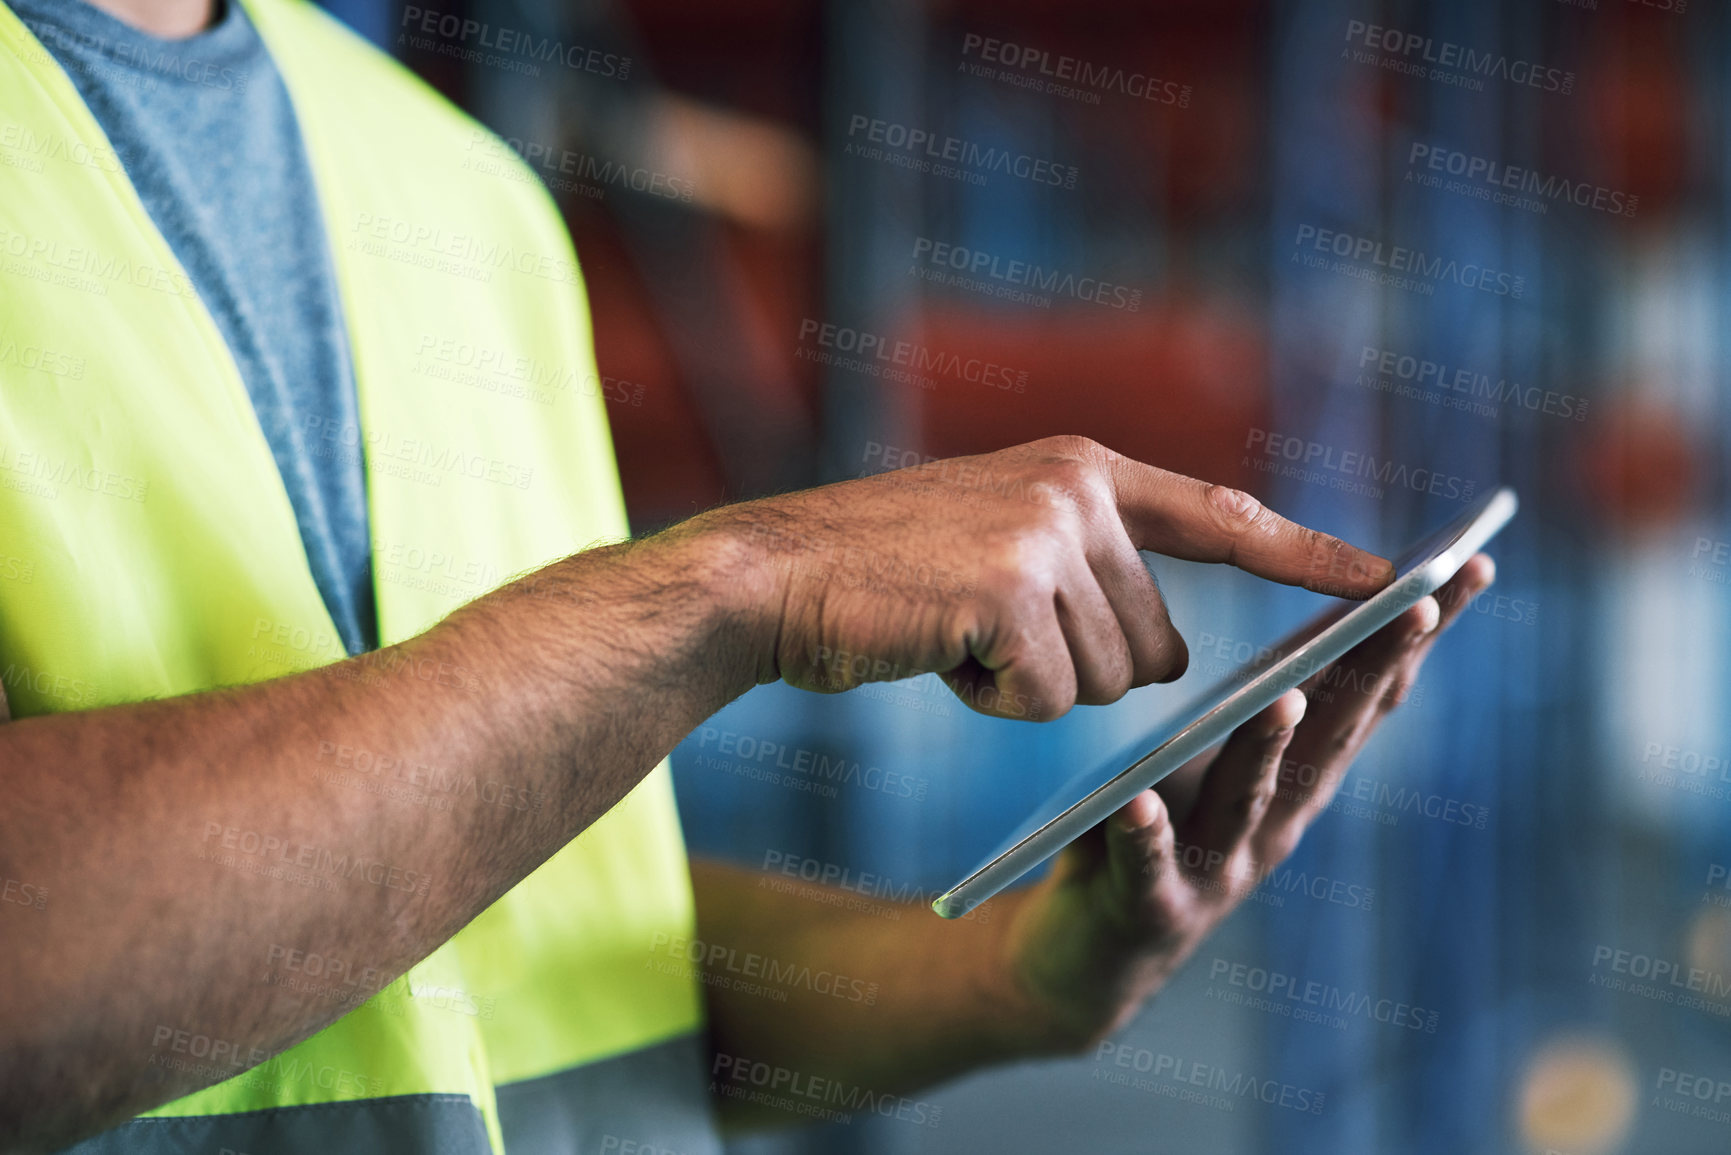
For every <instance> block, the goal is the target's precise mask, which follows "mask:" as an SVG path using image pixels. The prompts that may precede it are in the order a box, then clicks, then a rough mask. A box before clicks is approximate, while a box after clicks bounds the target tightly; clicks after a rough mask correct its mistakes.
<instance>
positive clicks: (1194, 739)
mask: <svg viewBox="0 0 1731 1155" xmlns="http://www.w3.org/2000/svg"><path fill="white" fill-rule="evenodd" d="M1514 506H1515V500H1514V495H1513V493H1511V492H1510V491H1509V490H1507V489H1501V490H1497V491H1495V492H1493V493H1490V494H1487V495H1486V496H1485V497H1484V498H1483V499H1482V500H1480V501H1479V502H1476V503H1475V504H1474V505H1473V506H1472V507H1471V508H1469V509H1468V510H1467V511H1466V512H1464V513H1462V514H1461V515H1460V516H1459V517H1458V518H1456V519H1455V520H1454V521H1452V522H1450V523H1449V524H1447V525H1445V526H1443V527H1442V528H1440V529H1438V530H1436V531H1435V532H1434V533H1431V534H1429V535H1427V536H1426V537H1425V538H1423V539H1422V540H1420V541H1418V542H1416V543H1415V544H1413V545H1412V546H1410V547H1409V548H1408V549H1406V550H1404V551H1403V552H1402V553H1401V554H1400V555H1399V556H1398V557H1397V558H1396V559H1395V577H1394V579H1393V580H1392V581H1390V583H1389V584H1388V585H1387V586H1385V587H1384V588H1383V590H1382V591H1381V592H1379V593H1377V594H1376V595H1375V596H1373V597H1372V598H1370V599H1369V600H1367V601H1362V602H1355V601H1348V600H1345V599H1331V604H1330V605H1329V606H1328V608H1327V609H1325V610H1324V611H1323V612H1322V613H1321V614H1319V615H1317V616H1316V617H1314V618H1312V619H1311V620H1310V621H1308V622H1306V623H1305V624H1304V625H1303V626H1301V627H1300V628H1299V629H1298V630H1296V631H1294V632H1293V633H1292V634H1290V635H1288V636H1287V637H1286V638H1284V639H1282V640H1281V641H1280V642H1278V643H1276V644H1275V645H1273V646H1269V647H1267V648H1265V649H1263V650H1261V651H1259V652H1258V654H1257V656H1256V657H1254V658H1253V659H1252V660H1251V661H1249V662H1247V663H1245V664H1244V665H1242V666H1240V667H1239V668H1238V669H1237V670H1235V671H1233V672H1232V673H1231V674H1230V675H1228V676H1227V677H1225V678H1223V679H1220V680H1219V681H1217V682H1215V683H1214V684H1213V685H1211V686H1210V687H1209V688H1208V689H1207V691H1205V692H1204V693H1202V694H1199V695H1198V696H1197V697H1196V698H1194V699H1192V700H1191V701H1189V702H1188V703H1186V705H1185V706H1184V707H1183V708H1181V709H1179V710H1177V711H1176V712H1174V713H1173V714H1172V716H1171V717H1170V718H1169V719H1168V720H1167V721H1166V722H1164V723H1162V724H1161V725H1160V726H1158V727H1156V728H1155V729H1154V730H1153V731H1151V732H1149V733H1147V734H1146V735H1144V736H1142V737H1140V738H1138V739H1136V740H1135V741H1133V742H1131V743H1129V744H1128V745H1126V746H1125V747H1124V748H1123V749H1122V750H1120V751H1119V752H1118V753H1117V754H1115V755H1114V756H1113V757H1112V758H1110V759H1108V760H1107V761H1106V762H1105V763H1103V764H1096V765H1094V766H1092V767H1090V768H1088V769H1087V770H1084V771H1082V772H1080V773H1077V774H1075V775H1073V776H1072V777H1071V778H1070V779H1069V780H1068V781H1066V782H1065V783H1064V784H1063V785H1062V786H1060V787H1059V788H1058V789H1057V790H1055V791H1053V793H1052V794H1051V795H1050V796H1048V797H1047V799H1046V800H1045V801H1044V802H1042V803H1041V804H1040V805H1039V806H1038V807H1037V808H1036V809H1035V810H1034V812H1033V813H1032V814H1030V815H1029V816H1028V817H1027V819H1026V820H1025V821H1023V822H1022V823H1021V824H1020V825H1019V826H1017V827H1016V829H1015V830H1014V831H1012V832H1011V833H1010V834H1009V836H1008V837H1006V838H1005V839H1004V841H1003V842H1002V843H1000V844H999V846H998V848H997V849H996V850H994V851H993V852H992V853H991V854H990V855H987V856H986V858H985V859H984V860H982V861H981V863H980V864H979V866H977V867H976V868H975V869H974V870H972V871H970V872H969V873H968V875H967V877H966V878H965V879H964V880H963V881H962V882H961V883H959V884H957V886H956V887H955V888H954V889H953V890H952V891H951V892H950V893H949V894H946V895H944V896H943V897H941V898H940V899H939V900H938V902H936V903H934V904H933V905H934V907H936V908H937V909H938V912H939V913H940V914H944V915H945V916H946V917H954V915H955V914H958V913H963V912H965V911H966V910H968V909H971V908H972V907H973V906H975V905H978V904H979V903H980V902H983V901H984V900H985V899H986V898H989V897H990V896H991V895H992V894H994V893H996V892H997V891H998V890H1000V889H1002V888H1003V887H1004V886H1007V885H1008V884H1009V883H1010V882H1013V881H1014V880H1015V879H1016V878H1017V877H1019V876H1020V875H1021V874H1022V873H1024V872H1026V871H1027V870H1029V869H1031V868H1032V867H1033V866H1035V865H1037V864H1038V863H1039V862H1041V861H1043V860H1044V859H1045V858H1047V857H1049V856H1050V855H1051V854H1053V853H1056V851H1057V850H1058V849H1059V848H1061V847H1062V846H1063V845H1064V844H1065V843H1066V842H1068V841H1070V840H1072V839H1074V838H1076V837H1078V836H1080V835H1081V834H1082V833H1083V831H1084V830H1086V829H1087V828H1088V827H1089V826H1091V825H1093V824H1094V823H1097V822H1099V821H1101V820H1103V819H1104V818H1105V817H1106V816H1107V815H1109V814H1110V813H1111V812H1112V811H1113V810H1115V809H1117V807H1118V806H1121V805H1123V804H1124V803H1125V802H1128V801H1129V800H1130V798H1131V797H1134V795H1135V794H1136V793H1138V792H1139V791H1141V790H1144V789H1146V788H1147V787H1149V786H1151V785H1153V784H1154V783H1155V782H1158V781H1159V780H1160V779H1161V778H1164V777H1165V776H1166V775H1167V774H1169V773H1171V772H1172V771H1173V770H1176V769H1178V767H1179V766H1182V765H1183V764H1184V763H1185V762H1187V761H1188V760H1189V759H1190V758H1192V757H1194V756H1195V755H1196V754H1199V753H1201V752H1202V751H1203V750H1206V749H1207V748H1208V747H1210V746H1212V745H1214V744H1216V743H1218V742H1221V741H1224V740H1225V738H1226V736H1227V734H1228V733H1229V732H1230V731H1231V729H1232V728H1233V727H1235V726H1237V725H1239V724H1241V723H1242V722H1243V721H1245V720H1247V719H1248V718H1249V717H1250V716H1251V715H1253V714H1255V713H1256V712H1257V711H1258V710H1261V709H1262V708H1263V707H1265V706H1267V705H1269V704H1270V703H1272V702H1273V701H1274V700H1275V699H1276V698H1278V697H1279V696H1280V695H1281V694H1283V693H1285V692H1286V691H1287V690H1289V689H1291V688H1292V687H1293V686H1296V685H1298V684H1299V683H1300V682H1303V681H1304V680H1305V679H1307V678H1309V677H1310V676H1311V675H1312V674H1314V673H1316V672H1317V671H1318V670H1320V669H1322V668H1323V667H1325V666H1326V665H1328V664H1329V663H1330V662H1333V661H1334V660H1336V659H1337V658H1338V657H1339V656H1340V655H1341V654H1343V653H1344V652H1345V651H1346V650H1348V649H1350V648H1351V647H1352V646H1353V645H1356V644H1357V643H1358V642H1359V641H1361V640H1363V639H1364V638H1366V637H1368V636H1369V635H1370V634H1372V633H1374V632H1375V631H1376V630H1377V629H1380V628H1381V627H1382V626H1383V625H1386V624H1387V623H1388V622H1390V621H1393V620H1394V619H1395V618H1396V617H1397V616H1399V615H1400V613H1402V612H1403V611H1404V610H1406V609H1407V608H1409V607H1410V606H1412V605H1413V604H1414V603H1416V602H1417V601H1418V600H1419V599H1420V598H1422V597H1424V596H1425V595H1426V594H1428V593H1430V592H1432V591H1433V590H1435V589H1436V588H1437V587H1438V586H1440V585H1441V584H1442V582H1443V581H1445V580H1447V578H1448V577H1449V576H1451V575H1452V574H1453V573H1454V571H1455V570H1457V569H1459V568H1460V566H1461V565H1463V564H1465V562H1466V560H1467V558H1469V557H1471V556H1472V554H1473V553H1474V552H1476V551H1477V550H1478V548H1479V547H1480V546H1481V545H1483V544H1484V542H1485V541H1486V540H1488V539H1489V538H1490V537H1491V535H1493V534H1494V533H1495V532H1496V531H1497V530H1498V529H1500V528H1501V527H1502V526H1503V524H1504V523H1506V522H1507V521H1508V519H1509V517H1511V516H1512V515H1513V513H1514ZM1444 559H1448V560H1447V561H1444ZM1445 569H1446V572H1441V571H1443V570H1445ZM1108 787H1113V789H1112V790H1111V791H1108V790H1107V788H1108ZM1119 795H1122V797H1121V798H1120V797H1118V796H1119ZM1085 803H1086V804H1089V805H1086V806H1085V805H1084V804H1085ZM1096 810H1097V811H1099V813H1097V814H1096V813H1094V811H1096ZM1072 811H1076V812H1077V813H1076V814H1071V812H1072ZM1066 818H1069V819H1073V820H1074V822H1073V823H1069V824H1066V823H1063V822H1060V820H1062V819H1066ZM1048 828H1053V829H1048ZM1036 836H1040V837H1039V838H1038V841H1039V843H1040V845H1037V846H1036V845H1029V846H1024V845H1023V844H1024V843H1030V842H1032V841H1034V840H1035V839H1036ZM963 892H966V893H965V894H964V893H963ZM958 900H959V901H958Z"/></svg>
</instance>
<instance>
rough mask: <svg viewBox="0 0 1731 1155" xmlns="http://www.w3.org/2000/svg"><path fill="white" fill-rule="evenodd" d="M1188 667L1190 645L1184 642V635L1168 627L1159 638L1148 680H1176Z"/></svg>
mask: <svg viewBox="0 0 1731 1155" xmlns="http://www.w3.org/2000/svg"><path fill="white" fill-rule="evenodd" d="M1189 669H1190V647H1189V646H1188V645H1186V644H1185V643H1184V637H1183V635H1181V634H1180V633H1179V632H1178V631H1177V630H1175V629H1171V628H1170V627H1168V628H1167V630H1166V635H1165V637H1163V638H1162V639H1161V645H1160V646H1159V647H1158V648H1157V649H1156V651H1155V654H1154V658H1153V661H1152V662H1151V668H1150V670H1149V680H1150V681H1154V682H1176V681H1177V680H1178V679H1179V678H1182V677H1183V676H1184V674H1185V671H1187V670H1189Z"/></svg>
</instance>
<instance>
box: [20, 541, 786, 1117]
mask: <svg viewBox="0 0 1731 1155" xmlns="http://www.w3.org/2000/svg"><path fill="white" fill-rule="evenodd" d="M717 545H718V543H716V542H714V541H709V540H703V539H700V538H699V535H698V534H697V533H696V532H695V531H691V530H676V531H673V532H672V533H670V534H667V535H662V536H661V537H660V538H655V539H650V540H649V541H647V542H643V543H638V544H635V545H630V546H619V547H611V548H607V549H601V550H595V551H591V552H589V553H586V554H582V555H579V556H577V557H575V558H570V559H567V560H565V561H563V562H560V563H556V564H555V565H553V566H550V567H548V568H547V569H544V570H542V571H540V572H539V573H537V574H534V575H531V577H529V578H527V579H524V580H523V581H520V582H517V583H513V584H512V585H510V586H507V587H505V588H503V589H502V590H500V591H497V592H496V593H494V594H491V595H489V596H487V597H485V598H482V599H480V600H478V601H477V602H474V603H472V604H470V605H469V606H466V607H464V608H463V609H462V610H460V611H458V612H457V613H455V614H454V615H452V616H451V617H450V618H448V619H446V620H445V621H444V622H442V623H441V624H439V625H438V626H436V627H435V628H433V629H432V630H430V631H428V632H427V633H425V634H423V635H421V636H420V637H418V638H415V639H413V640H411V641H409V642H407V643H404V644H403V645H400V646H394V647H391V648H389V649H386V650H383V651H380V652H379V653H377V654H373V655H367V656H365V657H362V658H357V659H352V660H350V661H346V662H342V663H339V664H337V665H335V666H332V667H327V668H324V669H320V670H316V671H311V672H308V673H304V674H300V675H297V676H294V677H289V678H283V679H279V680H276V681H273V682H269V683H265V684H261V685H256V686H250V687H246V688H242V689H234V690H225V691H218V692H211V693H204V694H196V695H190V696H187V697H182V698H176V699H170V700H164V701H159V702H149V703H139V704H135V705H129V706H122V707H114V708H108V709H102V710H94V711H88V712H84V713H77V714H63V715H56V716H50V717H41V718H32V719H26V720H22V721H15V722H11V723H8V724H7V725H5V726H3V727H0V767H4V768H5V776H6V780H7V786H8V801H7V806H6V807H5V808H4V809H3V810H0V876H3V877H5V878H10V879H20V880H24V881H26V882H29V883H32V884H34V885H35V886H36V887H38V888H39V889H41V890H45V891H46V892H47V894H48V895H49V896H50V901H49V902H48V904H47V906H46V909H45V910H43V911H40V912H37V911H26V910H23V909H21V908H18V907H17V906H16V904H13V906H12V909H13V910H14V911H15V913H14V914H13V915H11V916H5V915H4V912H0V917H3V918H4V919H5V926H4V930H3V934H0V943H3V944H4V946H3V948H0V1148H4V1147H7V1146H9V1145H8V1144H7V1143H6V1142H4V1140H5V1139H7V1138H9V1137H10V1136H8V1135H7V1134H6V1131H7V1127H8V1126H9V1125H10V1126H11V1127H14V1128H16V1127H20V1126H22V1127H24V1128H25V1129H26V1131H25V1133H26V1134H28V1133H30V1132H32V1131H34V1132H37V1133H39V1134H41V1135H43V1136H44V1137H52V1138H53V1139H54V1140H56V1141H57V1142H58V1141H63V1140H64V1139H65V1138H66V1137H67V1134H68V1133H67V1132H66V1131H65V1130H64V1129H63V1128H66V1127H70V1126H74V1125H76V1126H77V1128H78V1130H79V1131H89V1130H94V1129H98V1128H99V1126H100V1125H102V1124H104V1123H112V1122H113V1121H115V1120H118V1119H121V1118H125V1117H127V1116H130V1115H131V1114H134V1113H136V1112H137V1111H139V1110H141V1109H145V1108H148V1107H150V1106H153V1105H156V1104H158V1103H162V1102H165V1101H167V1100H169V1099H171V1098H174V1097H177V1096H178V1095H180V1094H182V1093H185V1092H186V1091H189V1090H192V1089H194V1088H195V1087H196V1085H198V1080H197V1077H196V1076H187V1075H174V1074H171V1073H169V1072H167V1071H165V1070H164V1069H163V1068H160V1067H151V1066H149V1065H148V1059H149V1058H150V1055H151V1053H152V1052H151V1047H152V1039H153V1035H154V1033H155V1032H156V1031H157V1030H158V1029H159V1028H160V1027H161V1026H164V1025H167V1026H170V1027H173V1028H175V1029H187V1030H192V1031H196V1032H198V1033H201V1034H206V1035H210V1036H212V1037H214V1038H219V1039H223V1040H225V1041H229V1042H232V1043H234V1044H236V1045H237V1047H238V1049H239V1050H240V1052H241V1053H243V1054H245V1053H251V1051H252V1049H253V1048H257V1049H258V1050H259V1051H262V1052H263V1053H266V1054H270V1053H275V1052H276V1051H279V1050H281V1049H283V1048H285V1047H287V1046H290V1045H292V1044H293V1043H295V1042H297V1041H299V1040H300V1039H302V1038H305V1037H306V1036H308V1035H310V1034H312V1033H314V1032H315V1031H317V1030H318V1029H320V1028H321V1027H323V1026H325V1025H326V1024H327V1023H328V1022H329V1021H331V1020H333V1019H335V1018H337V1017H339V1016H340V1014H341V1013H342V1012H343V1011H344V1010H346V1009H347V1008H346V1007H339V1006H333V1005H332V1004H331V1003H329V1002H323V1001H309V1000H308V999H307V998H305V997H304V996H301V995H297V994H296V993H294V992H293V991H291V990H289V989H288V988H286V987H283V986H279V985H273V984H272V983H271V982H269V981H268V979H269V970H270V967H271V962H272V959H273V956H271V955H270V954H269V951H270V949H271V947H272V946H273V945H275V946H278V947H286V948H290V949H299V950H307V951H316V952H319V953H322V954H324V955H325V956H326V957H336V958H343V959H350V960H356V961H357V962H358V963H363V964H364V965H365V966H367V967H370V968H373V971H374V972H375V973H376V974H377V975H379V976H380V981H381V982H382V981H383V980H385V979H388V978H391V977H395V976H397V975H399V974H401V973H402V972H403V971H405V970H406V969H407V968H408V967H410V966H411V965H413V964H414V963H415V962H417V961H418V960H420V959H421V958H423V957H425V956H426V955H427V954H429V953H431V951H433V950H434V949H435V948H436V947H437V946H438V945H439V944H440V943H442V942H443V941H445V940H446V939H447V938H449V937H450V936H451V935H452V934H454V933H455V932H456V931H457V930H458V929H460V928H461V927H462V926H463V925H464V924H465V923H467V922H468V921H469V920H470V919H472V918H473V917H474V916H475V915H476V914H478V913H479V912H480V911H481V910H483V909H484V908H485V907H486V906H487V905H488V904H490V903H491V902H492V901H494V900H495V899H496V898H497V897H498V896H500V895H501V894H503V893H504V892H505V891H506V890H508V889H509V888H510V887H511V886H513V885H514V884H515V883H516V882H517V881H519V880H520V879H521V878H523V877H524V876H525V875H527V874H528V873H529V872H530V871H532V870H533V869H534V868H535V867H536V866H538V865H539V864H540V863H541V862H543V861H544V860H545V859H546V858H548V857H549V856H550V855H551V854H552V853H553V852H554V851H556V850H557V849H559V847H561V846H562V845H564V844H565V843H566V842H567V841H568V840H569V839H571V838H572V837H573V836H574V835H576V834H577V833H578V832H580V831H581V830H582V829H583V828H584V827H585V826H587V825H588V824H589V823H590V822H592V821H593V820H594V819H596V818H597V817H598V816H600V815H601V814H602V813H604V812H605V811H606V810H607V809H608V808H609V807H610V806H612V805H613V804H614V803H615V802H617V801H618V800H619V799H620V798H621V797H623V796H624V795H625V794H626V793H627V792H628V791H629V790H630V789H631V788H632V787H633V786H634V785H635V784H636V783H637V782H638V781H639V780H640V779H641V778H642V777H643V775H644V774H645V773H647V772H648V771H649V770H650V769H651V768H653V767H654V765H655V764H656V763H657V762H658V761H659V760H660V759H661V758H662V757H664V756H665V755H666V754H667V752H668V751H669V750H671V749H672V747H673V746H674V745H675V744H676V743H677V742H678V741H679V740H680V739H681V738H682V737H683V736H684V735H685V734H686V733H687V732H688V731H689V730H690V729H692V728H693V727H694V726H695V725H697V724H698V723H699V722H700V721H701V720H702V719H703V718H705V717H707V716H708V715H709V714H711V713H713V712H714V711H715V710H716V709H718V708H719V707H720V706H721V705H723V704H725V703H726V702H727V701H728V700H729V699H731V698H732V697H734V696H736V695H737V694H739V693H741V692H743V691H744V690H745V689H747V688H749V687H750V686H751V685H752V684H753V682H754V681H755V676H756V669H755V667H754V665H753V662H752V653H753V651H752V648H751V646H750V645H748V644H746V641H745V639H742V638H739V637H736V636H734V635H735V634H736V633H738V632H739V631H740V630H742V629H745V628H746V626H745V624H744V623H746V622H747V621H749V620H750V615H748V614H744V613H741V612H739V611H740V599H742V598H745V597H748V596H749V595H750V588H751V583H750V582H749V581H742V580H741V579H740V577H739V575H737V574H730V573H727V572H725V571H726V570H727V569H728V566H729V564H730V562H731V561H732V560H735V558H734V556H733V555H731V551H730V549H729V548H728V543H727V542H721V543H719V547H720V548H719V550H718V549H717ZM344 764H348V765H350V766H351V768H352V767H353V766H355V765H362V764H364V765H365V766H366V767H368V768H369V771H368V772H361V773H356V772H354V771H353V770H352V769H351V774H350V778H349V779H348V780H345V779H344V777H343V776H342V775H341V774H337V775H332V773H331V771H333V770H336V769H338V768H339V767H340V766H342V765H344ZM355 777H359V778H362V779H368V778H373V779H376V780H377V782H376V783H375V782H370V781H369V782H363V783H362V785H363V786H373V785H379V786H383V785H385V784H387V783H392V782H393V780H394V784H395V785H397V786H400V787H404V788H406V789H407V790H408V791H409V792H410V793H411V794H412V793H413V792H414V791H416V790H420V789H428V788H429V787H430V788H431V789H433V790H434V791H437V790H438V789H439V786H440V785H441V784H442V785H443V786H444V787H445V788H446V793H447V795H448V801H449V803H450V804H449V805H448V806H443V805H415V804H412V803H411V802H409V801H405V800H404V799H403V797H402V796H401V795H402V793H403V791H402V790H387V789H356V788H355V785H354V783H353V778H355ZM465 783H467V784H472V785H474V786H475V789H473V790H470V789H467V788H464V787H463V786H462V785H461V784H465ZM453 784H456V785H453ZM362 860H364V862H365V865H362V866H357V863H359V862H361V861H362ZM284 873H288V874H289V875H291V878H287V879H285V878H280V877H273V875H282V874H284ZM297 882H298V883H299V884H297ZM203 1081H208V1080H203ZM9 1120H11V1121H15V1122H12V1123H11V1124H8V1122H7V1121H9Z"/></svg>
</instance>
